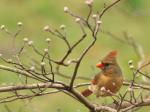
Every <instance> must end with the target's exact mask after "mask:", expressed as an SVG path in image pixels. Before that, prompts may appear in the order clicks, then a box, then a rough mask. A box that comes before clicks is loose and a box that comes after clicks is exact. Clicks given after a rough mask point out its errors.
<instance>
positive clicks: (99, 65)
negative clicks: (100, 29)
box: [96, 63, 104, 69]
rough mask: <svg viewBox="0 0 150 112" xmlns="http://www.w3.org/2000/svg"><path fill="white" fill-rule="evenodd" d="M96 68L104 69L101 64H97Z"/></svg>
mask: <svg viewBox="0 0 150 112" xmlns="http://www.w3.org/2000/svg"><path fill="white" fill-rule="evenodd" d="M96 67H98V68H101V69H102V68H103V67H104V64H103V63H97V64H96Z"/></svg>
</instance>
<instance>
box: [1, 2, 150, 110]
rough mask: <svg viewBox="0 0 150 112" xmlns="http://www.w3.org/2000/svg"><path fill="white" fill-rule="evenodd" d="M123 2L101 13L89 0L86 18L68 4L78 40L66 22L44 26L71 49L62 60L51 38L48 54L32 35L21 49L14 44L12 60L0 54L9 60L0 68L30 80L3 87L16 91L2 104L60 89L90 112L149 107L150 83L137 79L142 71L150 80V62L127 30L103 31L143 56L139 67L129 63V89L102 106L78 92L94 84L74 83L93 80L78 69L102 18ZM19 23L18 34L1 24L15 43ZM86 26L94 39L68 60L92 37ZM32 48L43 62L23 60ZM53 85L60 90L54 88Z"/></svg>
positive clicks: (3, 89) (5, 90)
mask: <svg viewBox="0 0 150 112" xmlns="http://www.w3.org/2000/svg"><path fill="white" fill-rule="evenodd" d="M120 1H121V0H116V1H114V2H113V3H111V4H110V5H108V6H107V5H106V4H105V5H104V7H103V9H102V10H101V11H97V14H95V15H94V11H93V1H92V0H86V4H87V6H88V9H89V11H88V14H87V16H86V17H82V16H79V15H77V14H75V13H73V12H72V11H71V10H70V9H69V8H68V7H64V12H66V13H67V14H68V15H70V16H71V17H73V18H75V22H76V23H77V24H78V25H79V27H80V30H81V32H82V33H81V35H80V36H79V39H77V40H76V42H75V43H73V44H71V42H70V41H69V40H68V37H67V34H66V33H67V32H66V29H65V25H61V26H60V29H52V28H50V27H49V26H45V27H44V31H46V32H48V33H50V34H51V35H52V36H54V37H57V38H58V39H61V40H62V41H63V42H64V43H65V45H66V47H67V50H66V51H65V53H64V55H63V56H62V57H61V59H57V60H54V59H53V58H52V57H51V52H50V50H49V49H50V42H51V39H50V38H47V39H46V42H47V48H45V49H44V53H43V52H41V51H40V50H39V49H38V48H37V47H36V46H35V45H34V44H33V41H31V40H29V39H28V38H24V39H23V40H24V43H23V46H22V47H21V48H20V49H19V50H18V51H17V49H16V48H15V46H14V48H13V49H15V50H16V51H17V53H16V55H15V56H12V57H13V58H12V59H6V58H4V57H3V56H2V54H0V58H1V60H2V61H3V62H4V63H6V65H3V64H1V65H0V69H1V70H5V71H9V72H12V73H16V74H19V75H18V76H24V77H25V79H24V80H25V82H26V83H25V84H20V85H10V86H1V87H0V93H3V92H8V93H13V95H10V96H5V97H1V98H0V103H7V102H12V101H15V100H18V99H33V98H34V97H36V96H43V95H48V94H53V93H58V92H64V93H65V94H67V95H68V96H70V97H72V98H73V99H75V100H77V101H79V102H80V103H81V104H83V105H85V107H87V108H88V109H89V110H90V112H100V111H108V112H119V111H120V112H126V111H128V110H133V109H135V108H137V107H142V106H149V105H150V99H148V97H149V96H150V94H149V93H148V94H144V93H142V91H147V92H149V91H150V85H149V84H148V83H138V82H136V79H137V77H138V75H139V74H140V75H141V76H143V77H146V78H147V79H149V80H150V76H149V75H148V74H145V73H143V71H142V69H143V68H146V67H148V66H149V65H150V62H147V63H146V64H143V60H144V58H145V56H144V53H143V49H142V47H141V46H139V44H137V43H136V42H135V40H134V39H133V37H130V36H129V35H128V34H127V33H126V32H124V33H123V37H124V38H123V39H122V38H119V37H117V36H116V35H114V34H113V33H111V32H106V31H102V30H101V32H100V33H104V34H107V35H109V36H110V37H112V38H114V39H115V40H117V41H118V42H122V43H124V44H127V45H129V46H131V47H132V48H133V49H134V51H135V53H136V55H137V56H138V57H139V58H140V61H139V63H138V67H134V65H133V62H132V61H130V62H129V67H130V69H131V70H132V72H133V78H132V79H131V80H130V81H124V86H125V87H126V91H125V92H124V93H122V94H121V93H119V94H118V95H114V96H112V100H114V103H112V104H105V105H98V104H93V103H92V102H90V101H89V100H88V99H87V98H85V97H84V96H82V95H81V94H80V92H78V90H77V89H76V88H79V87H83V86H88V85H89V84H90V83H80V84H77V85H75V84H74V82H75V80H76V79H82V80H90V78H87V77H81V76H79V74H78V71H79V68H80V64H81V63H82V60H83V59H84V57H85V56H86V54H87V53H88V51H89V50H90V49H91V48H92V47H93V46H94V44H95V42H96V41H97V34H98V32H99V31H100V29H101V23H102V22H101V20H102V17H103V16H104V14H105V13H106V12H107V11H108V10H109V9H111V8H112V7H113V6H114V5H116V4H117V3H119V2H120ZM91 18H92V19H93V20H94V22H93V23H91V21H90V20H91ZM18 26H19V29H18V30H17V31H16V33H11V32H10V31H9V30H8V29H7V28H6V27H5V26H3V27H2V26H1V30H3V31H4V32H6V33H7V34H8V35H10V36H11V37H13V43H14V45H15V40H16V37H17V36H18V35H19V33H20V32H21V26H22V24H21V23H20V22H19V23H18ZM85 28H87V29H88V30H89V32H90V37H92V38H91V39H93V40H92V41H91V42H90V43H89V44H88V45H87V47H86V48H84V49H83V51H82V52H81V53H80V54H79V56H78V57H76V58H75V59H71V60H68V59H69V56H70V55H71V54H72V53H73V52H75V48H76V47H77V46H79V45H80V44H81V43H82V42H83V41H84V40H85V38H87V37H88V36H87V35H88V33H87V32H86V30H85ZM28 47H30V48H31V49H32V51H33V52H34V53H36V54H37V55H38V56H40V61H37V60H35V59H33V60H31V62H34V63H31V64H29V65H28V64H24V63H23V62H22V58H21V56H22V55H23V53H24V50H26V49H27V48H28ZM67 60H68V61H67ZM46 64H48V66H46ZM71 64H73V65H74V69H73V72H72V73H71V74H69V75H66V74H65V73H63V72H62V71H61V68H62V67H66V68H67V67H69V66H70V65H71ZM56 75H57V76H60V77H64V78H66V79H68V80H69V81H70V83H65V82H62V81H59V80H57V78H56ZM19 78H20V77H19ZM21 78H22V77H21ZM29 78H30V79H31V80H34V81H37V83H34V84H31V83H30V84H29V81H28V80H29ZM51 88H52V89H56V90H50V89H51ZM22 90H26V91H31V92H32V94H24V93H22V94H21V93H20V92H19V91H22ZM35 90H38V92H35ZM137 90H140V91H139V94H138V96H137V95H135V92H136V91H137ZM128 96H129V97H128Z"/></svg>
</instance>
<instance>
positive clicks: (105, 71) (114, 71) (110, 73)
mask: <svg viewBox="0 0 150 112" xmlns="http://www.w3.org/2000/svg"><path fill="white" fill-rule="evenodd" d="M116 56H117V51H111V52H109V53H108V55H107V56H106V57H104V58H103V59H102V60H101V62H100V63H98V64H96V67H98V68H100V69H101V70H102V71H101V72H100V73H98V74H97V75H96V76H95V77H94V79H92V81H91V85H90V86H89V88H88V89H86V90H84V91H83V92H82V95H83V96H85V97H87V96H89V95H91V94H92V93H95V94H96V97H99V96H102V97H104V96H111V95H113V94H115V93H116V92H117V91H118V90H119V89H120V87H121V86H122V84H123V76H122V72H121V69H120V67H119V65H118V63H117V61H116Z"/></svg>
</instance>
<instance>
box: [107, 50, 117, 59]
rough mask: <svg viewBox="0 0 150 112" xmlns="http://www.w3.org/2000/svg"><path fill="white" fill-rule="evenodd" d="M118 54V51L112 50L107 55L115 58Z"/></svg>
mask: <svg viewBox="0 0 150 112" xmlns="http://www.w3.org/2000/svg"><path fill="white" fill-rule="evenodd" d="M116 56H117V51H111V52H109V54H108V55H107V57H110V58H115V57H116Z"/></svg>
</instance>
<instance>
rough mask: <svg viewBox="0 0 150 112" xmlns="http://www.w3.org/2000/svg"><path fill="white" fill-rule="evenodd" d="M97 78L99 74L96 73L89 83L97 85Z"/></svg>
mask: <svg viewBox="0 0 150 112" xmlns="http://www.w3.org/2000/svg"><path fill="white" fill-rule="evenodd" d="M99 76H100V73H98V74H97V75H95V77H94V78H93V79H92V80H91V83H92V84H93V85H97V84H98V80H99Z"/></svg>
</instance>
